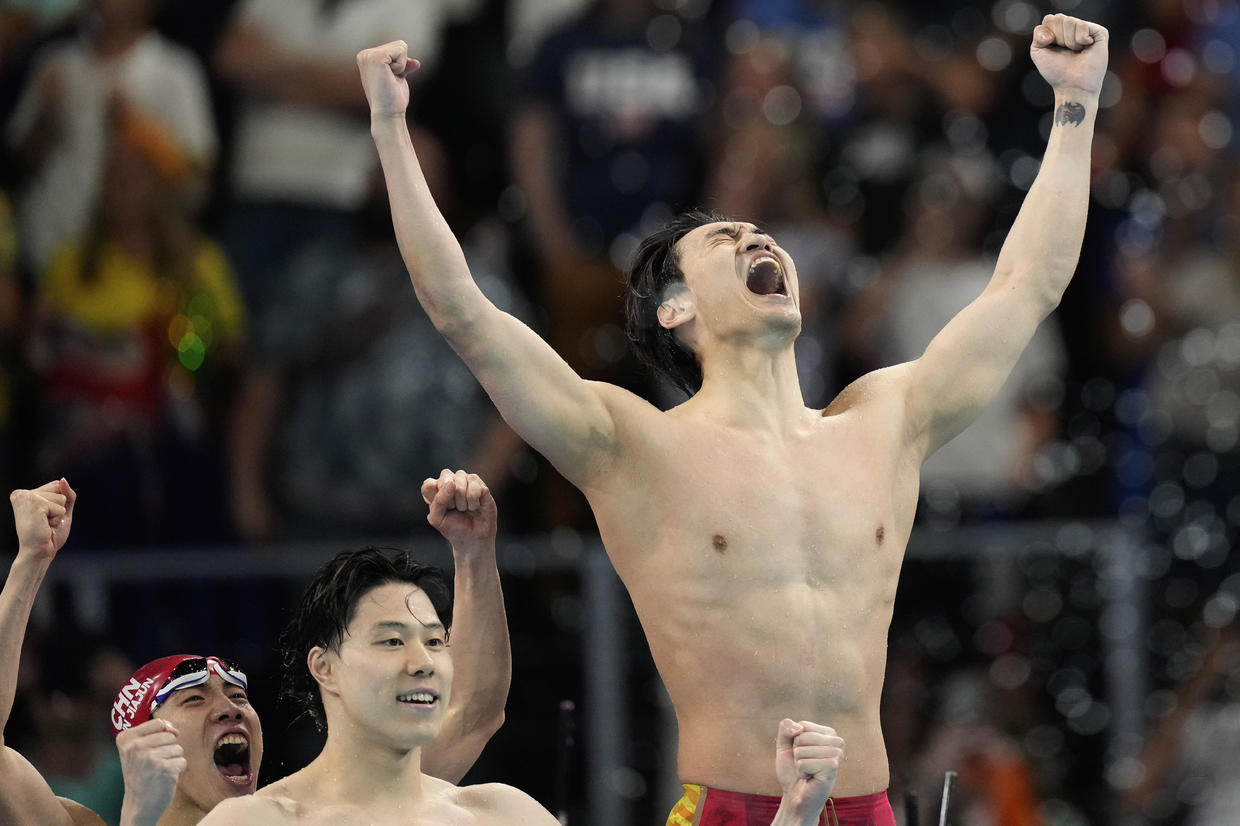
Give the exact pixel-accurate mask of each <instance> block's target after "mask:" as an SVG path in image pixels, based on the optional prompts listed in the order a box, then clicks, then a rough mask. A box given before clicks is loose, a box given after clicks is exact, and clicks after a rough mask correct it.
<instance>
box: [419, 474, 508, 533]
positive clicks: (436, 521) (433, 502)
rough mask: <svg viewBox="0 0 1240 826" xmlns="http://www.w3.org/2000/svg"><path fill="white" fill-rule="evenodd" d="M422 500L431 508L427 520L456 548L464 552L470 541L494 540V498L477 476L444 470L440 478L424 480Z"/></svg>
mask: <svg viewBox="0 0 1240 826" xmlns="http://www.w3.org/2000/svg"><path fill="white" fill-rule="evenodd" d="M422 499H423V501H425V502H426V504H427V505H430V512H429V513H428V514H427V515H426V521H427V522H429V523H430V524H431V526H432V527H434V528H435V530H437V531H439V532H440V533H441V534H443V537H444V539H446V540H448V541H449V542H450V543H452V547H453V548H456V549H457V550H461V549H462V548H463V547H464V546H465V545H467V544H469V543H471V542H477V541H479V540H487V539H490V540H494V539H495V532H496V526H497V523H498V519H497V514H496V508H495V499H494V498H493V497H492V496H491V489H490V488H488V487H487V484H486V482H484V481H482V477H480V476H479V475H478V474H476V473H466V472H465V471H463V470H458V471H456V472H453V471H451V470H448V469H447V468H444V469H443V470H442V471H440V473H439V478H437V479H431V478H427V479H424V480H423V481H422Z"/></svg>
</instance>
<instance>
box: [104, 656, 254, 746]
mask: <svg viewBox="0 0 1240 826" xmlns="http://www.w3.org/2000/svg"><path fill="white" fill-rule="evenodd" d="M212 673H215V674H218V675H219V676H220V677H221V678H222V679H224V680H225V681H226V682H229V683H232V684H233V685H236V686H240V687H241V688H242V689H245V688H246V687H247V686H246V678H245V674H244V673H242V672H241V670H240V669H238V668H236V667H234V666H232V665H230V664H228V663H227V662H225V661H224V660H221V659H220V658H219V657H204V656H202V655H201V654H173V655H172V656H170V657H160V658H159V659H158V660H152V661H151V662H149V663H147V664H146V665H144V666H142V667H141V668H139V669H138V670H137V671H135V672H134V673H133V676H131V677H130V678H129V681H128V682H126V683H125V685H124V686H122V687H121V690H120V691H118V692H117V693H116V701H115V702H113V703H112V734H113V735H117V734H120V733H121V732H122V731H124V730H125V729H127V728H133V727H134V726H136V725H140V724H142V723H145V722H146V721H147V720H149V719H151V715H152V714H153V713H154V711H155V709H157V708H159V706H160V705H161V704H162V703H163V701H164V700H166V699H167V698H168V695H169V694H171V693H172V692H173V691H176V690H178V689H181V688H188V687H190V686H193V685H201V684H202V683H205V682H206V681H207V680H208V679H210V677H211V674H212Z"/></svg>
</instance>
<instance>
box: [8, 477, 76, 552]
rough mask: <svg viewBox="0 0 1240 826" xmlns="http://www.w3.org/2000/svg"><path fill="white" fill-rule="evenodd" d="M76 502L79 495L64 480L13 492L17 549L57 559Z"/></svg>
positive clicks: (65, 538) (67, 536)
mask: <svg viewBox="0 0 1240 826" xmlns="http://www.w3.org/2000/svg"><path fill="white" fill-rule="evenodd" d="M76 501H77V494H76V493H75V492H74V490H73V488H71V487H69V483H68V482H66V481H65V480H64V479H57V480H56V481H54V482H48V483H47V484H46V485H43V486H42V487H39V488H35V489H34V490H15V491H13V492H12V493H11V494H9V502H10V503H11V504H12V505H13V521H14V522H15V523H16V526H17V552H18V553H23V552H24V553H27V554H31V555H34V556H37V557H39V558H41V559H46V560H49V561H50V560H51V559H53V558H54V557H55V556H56V552H57V551H59V550H60V549H61V548H63V547H64V546H65V540H67V539H68V538H69V529H70V528H71V527H72V526H73V503H74V502H76Z"/></svg>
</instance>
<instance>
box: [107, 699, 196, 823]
mask: <svg viewBox="0 0 1240 826" xmlns="http://www.w3.org/2000/svg"><path fill="white" fill-rule="evenodd" d="M176 739H177V730H176V729H175V728H174V727H173V725H172V723H170V722H168V721H167V720H161V719H154V720H147V721H146V722H145V723H140V724H139V725H136V726H134V727H133V728H128V729H125V730H124V731H122V732H121V733H120V734H118V735H116V750H117V751H118V752H119V753H120V757H121V774H122V775H124V778H125V802H124V807H123V810H122V813H121V823H123V824H126V823H154V822H156V821H158V820H159V818H160V816H161V815H162V814H163V813H164V810H165V809H167V808H168V805H169V804H170V803H172V796H173V793H174V792H175V791H176V787H177V779H178V778H179V777H180V776H181V772H183V771H185V766H186V762H185V751H184V749H182V748H181V746H180V744H179V743H177V741H176Z"/></svg>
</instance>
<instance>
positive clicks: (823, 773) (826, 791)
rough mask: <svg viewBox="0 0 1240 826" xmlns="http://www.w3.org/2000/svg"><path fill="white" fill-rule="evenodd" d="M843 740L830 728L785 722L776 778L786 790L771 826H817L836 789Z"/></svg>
mask: <svg viewBox="0 0 1240 826" xmlns="http://www.w3.org/2000/svg"><path fill="white" fill-rule="evenodd" d="M843 756H844V740H843V738H841V737H840V736H839V735H837V734H836V733H835V729H833V728H831V727H830V726H823V725H819V724H818V723H811V722H808V721H806V720H802V721H800V722H795V721H793V720H789V719H786V718H785V719H783V720H780V722H779V730H778V732H777V733H776V735H775V776H776V777H777V778H778V779H779V785H780V786H781V787H782V788H783V790H784V795H783V800H782V801H781V802H780V806H779V812H778V813H777V816H776V818H775V820H774V821H773V822H772V824H771V826H796V825H797V824H802V823H810V824H812V823H817V822H818V813H819V812H821V811H822V807H823V806H824V805H826V802H827V798H828V797H830V796H831V789H833V788H834V787H835V778H836V776H837V775H838V774H839V771H840V760H841V759H842V758H843Z"/></svg>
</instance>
